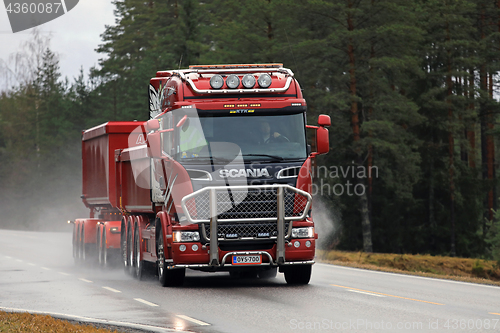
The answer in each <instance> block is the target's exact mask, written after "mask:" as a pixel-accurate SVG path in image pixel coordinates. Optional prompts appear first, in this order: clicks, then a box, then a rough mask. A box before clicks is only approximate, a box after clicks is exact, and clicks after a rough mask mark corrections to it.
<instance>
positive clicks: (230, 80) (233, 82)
mask: <svg viewBox="0 0 500 333" xmlns="http://www.w3.org/2000/svg"><path fill="white" fill-rule="evenodd" d="M226 85H227V87H228V88H231V89H236V88H238V86H239V85H240V79H239V78H238V77H237V76H236V75H234V74H231V75H229V76H228V77H227V79H226Z"/></svg>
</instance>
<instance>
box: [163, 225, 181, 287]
mask: <svg viewBox="0 0 500 333" xmlns="http://www.w3.org/2000/svg"><path fill="white" fill-rule="evenodd" d="M164 249H165V244H164V242H163V233H162V230H161V229H160V232H159V233H158V246H157V247H156V251H157V258H158V264H157V266H158V279H159V280H160V283H161V285H162V286H163V287H173V286H181V285H182V284H183V283H184V276H185V275H186V269H185V268H180V269H167V267H166V265H165V252H164Z"/></svg>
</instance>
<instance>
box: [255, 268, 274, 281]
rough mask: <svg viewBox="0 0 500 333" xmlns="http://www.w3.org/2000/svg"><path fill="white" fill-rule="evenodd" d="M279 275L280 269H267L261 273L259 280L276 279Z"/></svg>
mask: <svg viewBox="0 0 500 333" xmlns="http://www.w3.org/2000/svg"><path fill="white" fill-rule="evenodd" d="M277 274H278V268H277V267H273V268H271V269H266V270H265V271H260V272H259V278H260V279H274V278H275V277H276V275H277Z"/></svg>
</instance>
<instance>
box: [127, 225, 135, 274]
mask: <svg viewBox="0 0 500 333" xmlns="http://www.w3.org/2000/svg"><path fill="white" fill-rule="evenodd" d="M133 241H134V232H133V231H132V228H131V226H130V225H129V227H128V228H127V265H126V266H125V272H126V273H127V274H130V275H133V274H134V243H133Z"/></svg>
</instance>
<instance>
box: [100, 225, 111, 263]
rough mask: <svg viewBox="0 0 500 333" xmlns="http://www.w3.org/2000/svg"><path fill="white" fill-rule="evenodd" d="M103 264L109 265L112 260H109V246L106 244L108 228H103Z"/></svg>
mask: <svg viewBox="0 0 500 333" xmlns="http://www.w3.org/2000/svg"><path fill="white" fill-rule="evenodd" d="M101 251H102V253H101V265H102V267H109V265H110V263H111V261H110V260H109V252H108V247H107V246H106V229H103V230H102V236H101Z"/></svg>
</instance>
